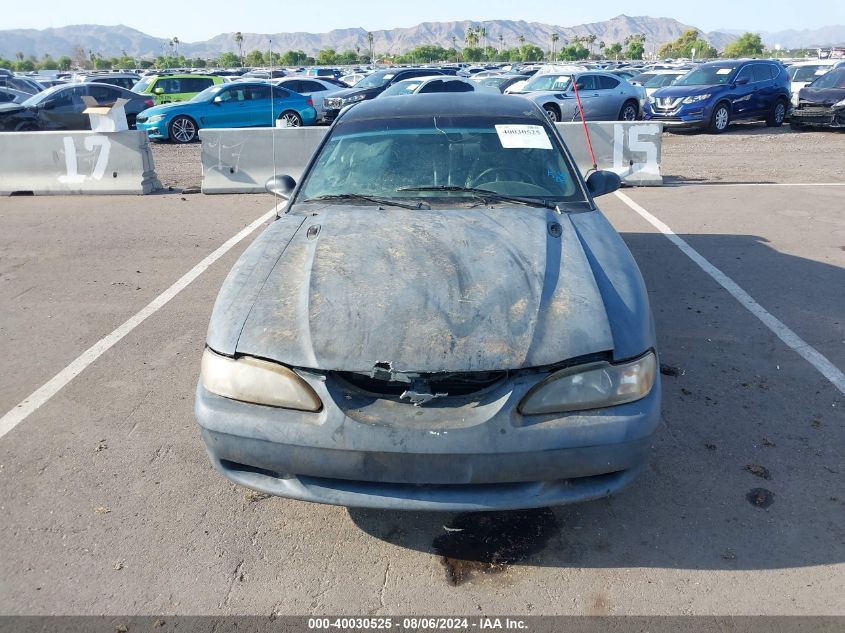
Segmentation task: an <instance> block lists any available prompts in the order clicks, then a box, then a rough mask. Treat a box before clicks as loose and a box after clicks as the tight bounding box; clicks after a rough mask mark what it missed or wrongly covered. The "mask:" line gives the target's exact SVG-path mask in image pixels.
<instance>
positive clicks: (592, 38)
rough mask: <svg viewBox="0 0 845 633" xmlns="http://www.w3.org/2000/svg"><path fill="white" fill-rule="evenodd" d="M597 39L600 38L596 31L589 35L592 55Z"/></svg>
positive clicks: (588, 39)
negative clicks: (597, 36)
mask: <svg viewBox="0 0 845 633" xmlns="http://www.w3.org/2000/svg"><path fill="white" fill-rule="evenodd" d="M596 39H598V38H596V35H595V33H591V34H590V35H589V36H588V37H587V41H588V42H589V43H590V55H592V54H593V44H595V43H596Z"/></svg>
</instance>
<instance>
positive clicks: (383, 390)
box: [334, 371, 508, 398]
mask: <svg viewBox="0 0 845 633" xmlns="http://www.w3.org/2000/svg"><path fill="white" fill-rule="evenodd" d="M334 375H335V376H337V377H338V378H339V379H340V380H342V381H344V382H346V383H348V384H350V385H352V386H353V387H355V388H357V389H360V390H361V391H366V392H367V393H371V394H374V395H378V396H382V397H386V398H398V397H399V396H401V395H402V394H403V393H404V392H405V391H407V390H408V389H410V388H411V387H412V385H411V383H407V382H400V381H398V380H382V379H379V378H373V377H372V376H367V375H365V374H357V373H355V372H345V371H339V372H334ZM507 376H508V372H507V371H476V372H454V373H442V374H420V376H419V380H421V381H423V382H424V383H425V384H426V385H427V386H428V388H429V389H430V390H431V392H432V393H446V394H449V396H468V395H471V394H474V393H478V392H479V391H483V390H485V389H488V388H489V387H492V386H493V385H495V384H496V383H498V382H500V381H503V380H504V379H505V378H507Z"/></svg>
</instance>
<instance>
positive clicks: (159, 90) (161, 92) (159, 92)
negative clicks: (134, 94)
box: [153, 88, 164, 95]
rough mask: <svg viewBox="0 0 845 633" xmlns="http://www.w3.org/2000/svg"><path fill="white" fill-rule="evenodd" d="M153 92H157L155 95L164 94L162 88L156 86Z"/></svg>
mask: <svg viewBox="0 0 845 633" xmlns="http://www.w3.org/2000/svg"><path fill="white" fill-rule="evenodd" d="M153 93H154V94H157V95H163V94H164V88H156V89H155V90H153Z"/></svg>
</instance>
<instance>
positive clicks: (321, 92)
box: [273, 77, 344, 123]
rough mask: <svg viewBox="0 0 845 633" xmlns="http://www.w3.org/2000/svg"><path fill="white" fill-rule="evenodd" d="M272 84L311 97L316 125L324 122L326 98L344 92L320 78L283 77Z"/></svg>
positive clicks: (331, 82)
mask: <svg viewBox="0 0 845 633" xmlns="http://www.w3.org/2000/svg"><path fill="white" fill-rule="evenodd" d="M273 83H274V84H275V85H277V86H281V87H282V88H285V89H286V90H292V91H293V92H298V93H299V94H301V95H303V96H306V97H311V100H312V101H313V102H314V109H315V110H317V122H318V123H322V122H324V121H325V120H326V105H325V99H326V97H328V96H329V95H332V94H334V93H336V92H339V91H341V90H344V88H342V87H341V86H338V85H337V84H335V83H334V82H333V81H326V79H325V78H322V77H321V78H317V77H285V78H284V79H277V80H276V81H273Z"/></svg>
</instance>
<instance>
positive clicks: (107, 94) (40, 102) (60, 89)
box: [0, 83, 155, 132]
mask: <svg viewBox="0 0 845 633" xmlns="http://www.w3.org/2000/svg"><path fill="white" fill-rule="evenodd" d="M83 96H89V97H93V98H94V99H96V100H97V103H99V104H100V105H112V104H113V103H114V102H115V101H116V100H117V99H128V100H129V102H128V103H127V104H126V105H125V106H124V108H125V110H126V123H127V124H128V125H129V129H135V120H136V118H137V116H138V113H140V112H141V111H143V110H146V109H147V108H150V107H152V106H153V105H155V104H154V103H153V100H152V97H150V96H148V95H140V94H136V93H134V92H130V91H129V90H124V89H123V88H119V87H117V86H111V85H108V84H97V83H74V84H66V85H63V86H54V87H53V88H48V89H47V90H44V91H43V92H39V93H38V94H37V95H33V96H32V97H30V98H29V99H27V100H26V101H24V102H23V103H4V104H0V130H2V131H6V132H23V131H36V130H45V131H47V130H90V129H91V121H90V119H89V118H88V115H87V114H83V113H82V112H83V110H85V108H86V107H87V106H86V105H85V102H84V101H83V100H82V97H83Z"/></svg>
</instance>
